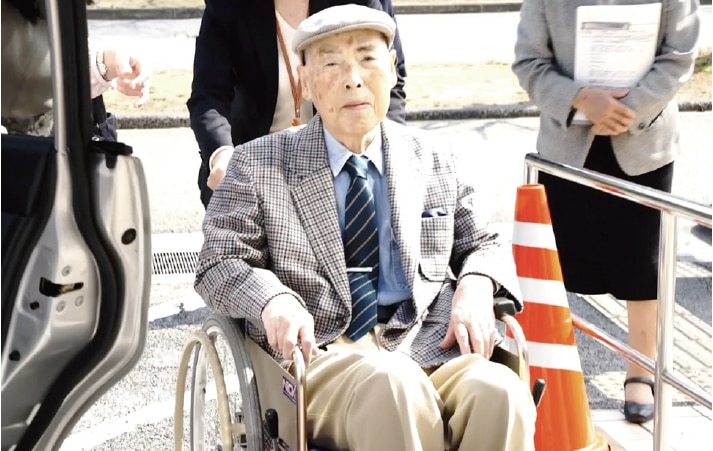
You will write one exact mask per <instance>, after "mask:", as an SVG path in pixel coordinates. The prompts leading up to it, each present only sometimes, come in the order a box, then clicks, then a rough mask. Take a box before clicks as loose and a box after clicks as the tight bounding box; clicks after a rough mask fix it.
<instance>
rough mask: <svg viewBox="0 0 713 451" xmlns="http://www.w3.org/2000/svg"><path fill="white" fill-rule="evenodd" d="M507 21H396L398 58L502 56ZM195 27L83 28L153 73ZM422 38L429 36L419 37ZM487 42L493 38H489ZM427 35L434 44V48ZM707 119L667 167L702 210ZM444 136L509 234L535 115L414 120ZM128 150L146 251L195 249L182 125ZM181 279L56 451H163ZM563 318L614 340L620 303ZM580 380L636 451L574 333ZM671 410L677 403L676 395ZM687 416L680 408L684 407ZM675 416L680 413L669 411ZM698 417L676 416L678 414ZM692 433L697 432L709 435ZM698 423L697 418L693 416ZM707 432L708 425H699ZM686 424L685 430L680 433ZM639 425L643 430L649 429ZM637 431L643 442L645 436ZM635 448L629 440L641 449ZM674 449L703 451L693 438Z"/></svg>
mask: <svg viewBox="0 0 713 451" xmlns="http://www.w3.org/2000/svg"><path fill="white" fill-rule="evenodd" d="M703 19H704V26H703V27H702V30H703V33H702V37H701V42H702V44H703V46H707V47H709V48H710V43H711V40H712V39H711V26H710V25H711V10H710V7H704V8H703ZM516 24H517V13H493V14H473V15H438V16H401V17H399V26H400V28H401V33H402V39H403V41H404V49H405V52H406V58H407V61H409V62H433V63H438V62H460V61H476V60H478V61H488V60H497V61H505V62H508V61H510V60H511V59H512V56H511V52H512V47H513V44H514V31H515V27H516ZM197 29H198V21H191V20H185V21H141V22H130V21H129V22H123V21H107V22H101V21H91V22H90V33H91V35H92V36H94V37H97V38H103V39H108V38H110V37H117V38H122V39H125V40H127V41H132V42H135V43H136V44H137V45H140V46H141V47H142V48H143V49H144V50H145V51H146V52H147V54H149V55H150V57H151V59H152V60H153V61H154V62H155V66H156V67H160V68H168V67H176V68H189V67H190V65H191V63H192V59H193V57H192V55H193V40H194V37H195V33H196V31H197ZM425 30H427V31H428V32H424V31H425ZM493 36H498V38H497V39H494V38H493ZM434 37H438V38H439V39H441V40H442V41H441V44H440V45H439V42H437V41H436V40H435V39H434ZM711 119H712V115H711V113H710V112H708V113H687V114H685V115H684V120H683V124H684V130H683V131H684V132H683V134H682V141H683V149H684V152H683V154H682V155H681V158H680V159H679V161H678V163H677V168H676V174H675V179H674V193H676V194H678V195H681V196H683V197H686V198H690V199H693V200H696V201H698V202H701V203H705V204H710V203H711V192H710V186H711V185H710V180H711V178H712V176H713V173H712V168H713V161H712V159H713V156H712V154H711V152H710V149H711V148H713V136H712V134H711V128H710V124H711ZM415 125H418V126H420V127H422V128H426V129H430V130H433V131H434V132H435V133H439V134H442V135H444V136H445V137H448V138H450V139H452V140H453V141H454V142H455V143H456V144H457V145H458V146H459V148H460V149H462V150H463V152H464V154H465V156H466V157H467V159H468V160H469V161H470V162H469V167H470V168H471V170H472V177H473V179H474V180H475V181H477V182H478V184H479V186H480V187H481V190H482V193H483V194H484V197H486V198H488V199H490V200H491V206H492V209H493V220H494V222H496V223H498V224H499V227H500V228H501V229H502V230H503V232H504V233H508V231H509V230H511V221H512V214H513V213H512V208H513V201H514V196H515V188H516V187H517V185H518V184H520V183H521V181H522V158H523V156H524V154H526V153H527V152H530V151H531V150H532V149H533V148H534V142H535V135H536V131H537V119H514V120H474V121H452V122H428V123H419V124H415ZM120 137H121V139H122V140H123V141H125V142H127V143H130V144H132V145H133V146H134V149H135V152H136V155H137V156H138V157H140V158H141V159H142V160H143V162H144V166H145V169H146V174H147V177H148V180H149V190H150V200H151V214H152V222H153V233H154V234H155V235H154V237H155V239H154V252H186V255H190V253H192V252H195V251H197V250H198V249H199V246H200V243H201V237H200V234H199V233H198V232H199V231H200V221H201V217H202V207H201V205H200V203H199V201H198V193H197V188H196V185H195V179H196V175H197V164H198V154H197V149H196V145H195V140H194V138H193V136H192V133H191V132H190V130H188V129H166V130H122V131H120ZM711 260H712V252H711V237H710V232H709V231H706V230H704V229H701V228H692V227H691V224H688V223H685V222H684V223H682V224H681V228H680V234H679V262H681V263H680V264H679V272H678V276H679V277H678V280H677V309H676V334H675V336H674V342H675V344H676V350H677V351H676V358H675V366H676V368H677V369H680V370H682V371H684V372H685V374H686V375H687V376H689V377H690V378H691V379H693V380H694V381H696V382H698V383H699V384H701V385H702V386H703V387H704V388H705V389H706V390H707V391H708V392H710V390H711ZM191 282H192V280H191V276H190V275H189V274H183V275H181V274H179V275H174V276H166V275H160V276H156V277H155V278H154V282H153V287H152V292H151V305H152V307H151V313H150V331H149V334H148V342H147V346H146V350H145V352H144V355H143V357H142V359H141V361H140V362H139V364H138V366H137V367H136V369H135V370H134V371H132V372H131V374H130V375H129V376H128V377H126V378H125V379H124V380H122V381H121V382H120V383H119V384H118V385H117V386H116V387H115V388H113V389H112V390H111V391H110V392H109V393H108V394H107V395H106V396H104V397H103V398H102V399H101V401H100V402H99V403H98V404H97V405H96V406H94V407H93V408H92V409H91V410H90V411H89V412H88V414H87V415H86V416H85V417H84V418H83V420H82V421H81V422H80V423H79V424H78V425H77V427H76V428H75V431H74V434H73V436H72V437H70V439H69V440H68V441H67V443H66V445H65V447H64V448H63V449H65V450H73V449H94V450H112V451H121V450H166V449H170V448H171V447H172V439H173V432H172V427H173V420H172V415H173V413H172V411H173V400H174V393H175V378H176V367H177V363H178V359H179V354H180V352H181V349H182V344H183V341H184V340H185V338H186V336H187V334H188V332H189V331H190V330H192V329H194V328H197V327H199V325H200V324H201V323H202V321H203V319H204V318H205V316H206V314H207V309H206V308H204V307H203V304H202V301H201V300H200V299H198V297H197V295H196V294H195V293H194V291H193V290H192V287H191ZM570 305H571V308H572V311H573V312H575V313H576V314H578V315H579V316H581V317H583V318H585V319H587V320H588V321H590V322H592V323H593V324H595V325H597V326H599V327H601V328H603V329H604V330H606V331H607V332H609V333H610V334H612V335H614V336H616V337H617V338H619V339H622V340H624V339H625V337H626V333H625V329H624V324H625V323H623V322H622V320H623V319H625V317H623V316H622V313H623V306H622V305H621V304H620V303H618V302H617V301H615V300H612V299H610V298H607V297H589V298H582V297H578V296H574V295H572V296H570ZM577 340H578V345H579V351H580V358H581V360H582V365H583V369H584V374H585V376H586V379H587V394H588V396H589V399H590V406H591V408H592V409H594V413H593V415H594V418H595V421H597V425H598V426H599V427H601V428H602V429H603V430H607V431H608V432H609V433H610V434H612V435H614V436H615V438H616V439H617V442H619V444H620V445H624V446H625V447H626V448H627V449H637V448H635V446H637V445H635V444H631V443H629V442H627V440H630V439H639V440H644V441H646V440H648V441H647V442H646V443H645V444H644V445H643V446H644V448H638V449H651V442H650V433H647V432H646V428H641V427H635V428H634V429H632V428H631V427H628V426H626V425H622V423H621V413H620V412H619V411H618V410H617V409H620V408H621V405H622V402H621V397H622V390H621V388H620V387H621V382H622V380H623V370H624V368H625V365H624V363H623V361H622V360H621V359H619V358H617V357H616V356H615V355H614V354H613V353H612V352H611V351H608V350H607V349H605V348H604V347H603V346H601V345H600V344H598V343H597V342H595V341H594V340H592V339H590V338H588V337H587V336H586V335H583V334H580V333H578V334H577ZM675 400H676V402H677V403H679V404H680V403H681V402H682V401H684V400H683V399H682V398H680V396H676V397H675ZM687 409H690V408H687ZM679 412H680V413H679ZM694 414H695V415H696V416H697V417H701V414H700V412H698V411H693V412H692V411H691V410H680V411H676V416H677V417H678V418H691V415H694ZM707 415H708V417H707V423H704V425H703V426H701V425H696V426H695V429H696V430H697V432H700V431H701V430H704V431H707V430H709V427H710V412H709V411H708V412H707ZM695 421H698V420H695ZM695 421H694V420H690V419H684V420H680V419H677V420H675V421H672V423H671V425H670V427H671V431H672V433H673V434H674V435H676V436H679V435H680V436H685V437H687V438H689V439H691V438H692V439H694V440H696V439H697V436H696V435H694V434H693V432H696V431H691V430H689V429H690V426H691V425H693V424H694V423H695ZM705 425H707V426H705ZM687 426H688V428H687ZM648 427H650V425H649V426H648ZM646 434H648V437H647V436H646ZM641 443H642V442H639V444H641ZM677 449H678V450H679V451H680V450H681V449H702V447H701V443H700V442H694V443H693V444H689V445H686V444H681V446H680V447H679V448H677Z"/></svg>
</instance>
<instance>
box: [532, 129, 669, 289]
mask: <svg viewBox="0 0 713 451" xmlns="http://www.w3.org/2000/svg"><path fill="white" fill-rule="evenodd" d="M584 167H585V168H587V169H591V170H593V171H597V172H601V173H603V174H607V175H611V176H613V177H617V178H620V179H623V180H627V181H630V182H633V183H637V184H640V185H645V186H648V187H651V188H655V189H659V190H662V191H666V192H670V191H671V182H672V179H673V163H669V164H667V165H666V166H663V167H661V168H659V169H656V170H655V171H652V172H647V173H646V174H642V175H638V176H629V175H627V174H626V173H624V171H622V170H621V167H619V163H618V162H617V161H616V157H615V156H614V151H613V149H612V146H611V139H610V138H609V137H607V136H597V137H596V138H595V139H594V142H593V143H592V147H591V149H590V150H589V154H588V156H587V160H586V161H585V163H584ZM539 181H540V183H542V184H543V185H545V191H546V193H547V201H548V204H549V207H550V213H551V216H552V226H553V229H554V233H555V241H556V243H557V250H558V252H559V257H560V262H561V264H562V276H563V277H564V284H565V287H566V288H567V291H570V292H574V293H580V294H605V293H609V294H611V295H613V296H614V297H616V298H618V299H622V300H627V301H637V300H649V299H657V298H658V296H657V288H658V260H659V259H658V252H659V237H660V230H659V228H660V224H661V215H660V212H659V210H656V209H653V208H649V207H645V206H643V205H640V204H637V203H634V202H631V201H628V200H626V199H622V198H619V197H616V196H614V195H611V194H607V193H605V192H602V191H598V190H595V189H593V188H588V187H585V186H583V185H579V184H576V183H572V182H569V181H566V180H562V179H560V178H557V177H554V176H551V175H549V174H545V173H544V172H541V173H540V177H539Z"/></svg>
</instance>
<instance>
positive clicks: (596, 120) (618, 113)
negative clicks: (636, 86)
mask: <svg viewBox="0 0 713 451" xmlns="http://www.w3.org/2000/svg"><path fill="white" fill-rule="evenodd" d="M627 94H629V91H627V90H609V89H602V88H582V89H580V90H579V92H577V95H576V96H575V97H574V103H573V105H572V106H573V107H574V108H576V109H577V110H579V111H581V112H582V113H584V114H585V115H586V116H587V119H589V120H590V121H592V132H594V134H595V135H608V136H616V135H620V134H622V133H624V132H625V131H627V130H628V129H629V127H630V126H631V124H632V123H633V122H634V120H635V119H636V113H635V112H634V110H632V109H631V108H629V107H628V106H626V105H624V104H623V103H621V102H620V101H619V99H621V98H624V97H626V96H627Z"/></svg>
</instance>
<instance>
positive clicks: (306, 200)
mask: <svg viewBox="0 0 713 451" xmlns="http://www.w3.org/2000/svg"><path fill="white" fill-rule="evenodd" d="M381 133H382V138H383V147H384V161H385V173H386V177H387V183H388V190H389V201H390V204H391V216H392V217H391V221H392V227H393V231H394V236H395V239H396V240H397V242H398V244H399V246H400V252H401V260H402V263H403V267H404V272H405V274H406V278H407V281H408V284H409V287H410V289H411V292H412V294H413V297H412V299H411V300H410V301H407V302H404V303H402V304H401V306H400V307H399V308H398V309H397V311H396V313H395V314H394V316H393V317H392V318H391V320H390V321H389V323H388V324H387V325H386V326H385V327H384V329H383V330H384V332H383V333H382V335H381V338H380V340H381V344H382V345H383V346H384V347H385V348H386V349H388V350H390V351H396V350H398V351H401V352H404V353H406V354H407V355H409V356H410V357H411V358H413V359H414V360H415V361H416V362H417V363H419V364H420V365H421V366H423V367H428V366H434V365H439V364H442V363H444V362H446V361H448V360H449V359H451V358H453V357H456V356H457V355H458V354H459V351H458V348H457V346H456V347H454V348H452V349H449V350H447V351H443V350H441V349H440V348H439V346H438V345H439V343H440V342H441V341H442V340H443V338H444V337H445V334H446V330H447V327H448V322H449V320H450V310H451V299H452V297H453V292H454V287H455V284H456V281H455V280H453V279H452V278H450V277H449V276H448V274H449V268H451V269H452V273H453V274H457V275H458V276H459V277H462V276H464V275H466V274H472V273H478V274H484V275H487V276H490V277H491V278H493V279H494V280H496V281H497V282H498V283H500V285H501V287H502V288H501V289H502V290H503V291H504V293H503V294H505V295H506V296H508V297H510V298H512V299H515V300H516V303H517V304H518V307H520V308H521V303H520V301H519V298H520V295H519V287H518V282H517V279H516V274H515V266H514V262H513V259H512V252H511V249H510V247H509V246H506V245H505V246H504V245H503V243H502V242H501V237H499V236H498V235H497V234H495V233H491V232H489V231H487V230H486V220H485V218H483V217H482V215H479V211H478V210H479V205H478V204H477V201H475V191H474V188H473V187H472V186H471V185H470V184H468V183H467V182H466V180H464V179H463V178H461V177H460V176H459V175H458V174H457V173H456V169H457V163H456V159H455V155H454V153H453V151H452V150H451V149H450V147H449V146H444V145H443V144H438V143H436V142H435V141H434V140H433V137H432V136H431V135H429V134H428V133H427V132H424V131H422V130H418V129H415V128H411V127H407V126H403V125H399V124H397V123H395V122H392V121H390V120H388V119H386V120H384V122H383V123H382V126H381ZM434 209H439V210H442V211H445V213H446V214H445V215H441V216H431V217H424V215H423V213H424V212H426V211H428V210H432V211H435V210H434ZM203 234H204V238H205V242H204V244H203V249H202V251H201V254H200V257H199V261H198V268H197V272H196V282H195V288H196V290H197V291H198V293H199V294H200V295H201V296H202V297H203V299H204V300H205V301H206V303H207V304H209V305H211V306H213V307H214V308H215V309H216V310H217V311H218V312H220V313H223V314H225V315H229V316H231V317H238V318H256V319H260V317H261V313H262V310H263V308H264V307H265V305H266V304H267V303H268V301H270V299H272V298H273V297H275V296H277V295H279V294H281V293H289V294H292V295H294V296H295V297H296V298H297V299H298V300H299V302H301V303H302V305H303V306H304V307H305V308H306V309H307V310H308V311H309V312H310V313H311V314H312V316H313V317H314V324H315V338H316V340H317V344H318V345H319V346H322V345H324V344H328V343H329V342H331V341H333V340H334V339H336V338H337V337H339V336H340V335H342V334H343V333H344V332H345V330H346V329H347V326H348V325H349V322H350V318H351V296H350V292H349V283H348V280H347V274H346V263H345V258H344V248H343V244H342V238H341V231H340V229H339V224H338V219H337V207H336V199H335V194H334V185H333V176H332V173H331V172H330V169H329V164H328V158H327V151H326V145H325V142H324V132H323V125H322V121H321V119H320V117H319V115H316V116H315V118H314V119H313V120H312V121H311V122H310V123H309V124H307V125H306V126H305V127H303V128H301V129H299V130H295V129H290V130H285V131H282V132H278V133H274V134H271V135H267V136H264V137H262V138H259V139H256V140H254V141H251V142H248V143H246V144H243V145H241V146H238V147H237V148H236V151H235V153H234V154H233V157H232V160H231V161H230V164H229V166H228V169H227V172H226V176H225V178H224V179H223V181H222V182H221V183H220V184H219V186H218V188H217V189H216V191H215V193H214V194H213V198H212V200H211V202H210V205H209V206H208V209H207V211H206V216H205V220H204V223H203ZM250 335H251V336H253V338H255V339H256V340H257V342H258V343H260V344H261V345H262V346H263V348H265V349H266V350H268V352H270V353H271V354H272V355H273V356H274V357H275V358H276V359H277V360H281V358H280V356H278V355H277V353H275V352H274V351H272V350H271V349H270V348H269V345H268V344H267V340H266V337H265V336H264V334H262V333H261V332H260V331H259V330H258V329H257V328H253V327H251V330H250Z"/></svg>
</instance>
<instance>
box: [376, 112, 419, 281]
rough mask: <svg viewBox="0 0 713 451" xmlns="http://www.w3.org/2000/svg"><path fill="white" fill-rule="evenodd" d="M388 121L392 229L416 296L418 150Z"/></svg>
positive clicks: (385, 138)
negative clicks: (393, 129)
mask: <svg viewBox="0 0 713 451" xmlns="http://www.w3.org/2000/svg"><path fill="white" fill-rule="evenodd" d="M392 127H394V126H393V125H392V124H390V123H389V121H388V120H387V121H384V122H383V123H382V137H383V142H384V161H385V162H386V180H387V183H388V186H389V203H390V204H391V227H392V228H393V231H394V238H395V239H396V242H397V243H398V245H399V248H400V255H401V264H402V265H403V268H404V273H405V275H406V280H407V281H408V286H409V288H411V291H412V292H415V290H414V288H416V287H414V283H415V282H414V281H415V280H416V279H417V277H416V275H417V271H418V262H419V260H420V258H421V212H422V207H423V186H422V184H421V183H420V181H421V173H420V169H419V168H420V161H419V155H418V154H417V150H419V149H415V148H414V147H413V145H411V144H409V143H407V142H405V141H404V140H403V138H401V135H400V134H399V133H398V132H396V131H393V132H392V131H390V129H391V128H392Z"/></svg>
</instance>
